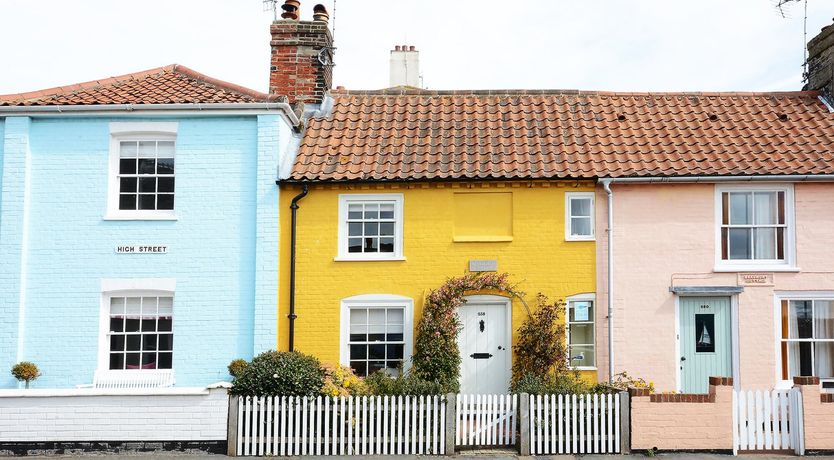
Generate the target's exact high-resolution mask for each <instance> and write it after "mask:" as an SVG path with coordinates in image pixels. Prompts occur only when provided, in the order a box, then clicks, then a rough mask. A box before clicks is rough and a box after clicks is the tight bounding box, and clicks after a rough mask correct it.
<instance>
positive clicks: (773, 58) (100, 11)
mask: <svg viewBox="0 0 834 460" xmlns="http://www.w3.org/2000/svg"><path fill="white" fill-rule="evenodd" d="M278 1H279V2H281V0H278ZM301 1H302V5H301V11H302V19H312V10H313V6H314V4H315V3H317V2H316V1H314V0H301ZM775 1H776V0H580V1H577V0H503V1H494V0H322V1H321V3H323V4H324V5H325V6H327V8H328V9H329V11H330V13H331V26H333V25H335V29H336V30H335V39H336V42H335V46H336V47H337V49H336V55H335V62H336V67H335V68H334V84H335V85H338V86H344V87H346V88H349V89H379V88H384V87H386V86H387V85H388V57H389V51H390V50H391V49H393V47H394V45H398V44H408V45H414V46H416V47H417V49H418V50H419V51H420V66H421V73H422V74H423V82H424V86H425V87H427V88H430V89H535V88H538V89H581V90H609V91H776V90H798V89H801V87H802V63H803V51H804V39H803V16H804V11H803V3H802V2H799V3H794V4H790V5H788V6H787V7H786V8H785V14H786V16H787V17H782V15H780V13H779V11H778V10H777V9H776V8H775V7H774V3H775ZM334 3H335V7H336V9H335V12H334V8H333V7H334ZM832 17H834V1H831V0H808V22H807V28H808V38H809V39H810V38H811V37H813V36H814V35H816V34H817V33H818V32H819V30H820V28H822V27H823V26H825V25H828V24H831V23H832ZM272 19H273V17H272V12H271V11H264V8H263V4H262V0H201V1H197V0H134V1H131V2H128V1H126V0H60V1H59V0H39V1H35V0H0V44H2V45H0V56H2V57H3V62H4V63H5V65H3V67H2V68H0V94H4V93H16V92H22V91H30V90H37V89H43V88H49V87H53V86H58V85H64V84H71V83H76V82H82V81H89V80H94V79H98V78H105V77H108V76H114V75H122V74H126V73H130V72H135V71H140V70H144V69H150V68H154V67H159V66H163V65H167V64H172V63H178V64H182V65H185V66H187V67H190V68H192V69H194V70H197V71H199V72H202V73H204V74H207V75H210V76H212V77H215V78H219V79H222V80H226V81H230V82H233V83H235V84H239V85H243V86H246V87H249V88H252V89H256V90H259V91H266V89H267V85H268V78H269V76H268V69H269V38H270V37H269V24H270V22H271V21H272ZM334 23H335V24H334Z"/></svg>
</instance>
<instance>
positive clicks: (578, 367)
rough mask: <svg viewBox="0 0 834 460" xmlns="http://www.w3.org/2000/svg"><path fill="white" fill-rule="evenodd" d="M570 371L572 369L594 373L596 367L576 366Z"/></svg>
mask: <svg viewBox="0 0 834 460" xmlns="http://www.w3.org/2000/svg"><path fill="white" fill-rule="evenodd" d="M571 369H573V370H575V371H596V370H597V367H596V366H576V367H571Z"/></svg>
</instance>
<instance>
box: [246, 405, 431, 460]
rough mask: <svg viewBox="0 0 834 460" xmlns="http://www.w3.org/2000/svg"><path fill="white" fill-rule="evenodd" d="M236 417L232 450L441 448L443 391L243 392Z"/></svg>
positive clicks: (404, 451)
mask: <svg viewBox="0 0 834 460" xmlns="http://www.w3.org/2000/svg"><path fill="white" fill-rule="evenodd" d="M236 416H237V418H236V429H237V432H236V433H235V434H236V436H235V437H236V439H235V440H234V442H235V446H234V447H235V450H234V452H233V454H234V455H241V456H250V455H257V456H261V455H281V456H288V455H414V454H443V453H444V452H445V429H444V428H445V419H446V399H445V397H443V396H349V397H337V398H331V397H323V396H318V397H299V396H260V397H254V396H242V397H239V399H238V400H237V413H236ZM230 451H231V449H230Z"/></svg>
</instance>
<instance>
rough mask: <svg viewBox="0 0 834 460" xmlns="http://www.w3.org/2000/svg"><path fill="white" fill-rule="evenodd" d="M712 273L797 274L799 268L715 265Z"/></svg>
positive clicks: (788, 266) (786, 266) (787, 266)
mask: <svg viewBox="0 0 834 460" xmlns="http://www.w3.org/2000/svg"><path fill="white" fill-rule="evenodd" d="M712 271H713V272H714V273H736V272H739V273H740V272H783V273H798V272H799V271H801V270H800V268H799V267H794V266H790V265H717V266H715V267H713V269H712Z"/></svg>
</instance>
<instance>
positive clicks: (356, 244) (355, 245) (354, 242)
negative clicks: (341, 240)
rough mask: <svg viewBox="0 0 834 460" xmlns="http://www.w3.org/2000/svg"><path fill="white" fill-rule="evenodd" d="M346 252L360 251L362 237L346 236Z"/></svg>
mask: <svg viewBox="0 0 834 460" xmlns="http://www.w3.org/2000/svg"><path fill="white" fill-rule="evenodd" d="M348 252H362V238H348Z"/></svg>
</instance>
